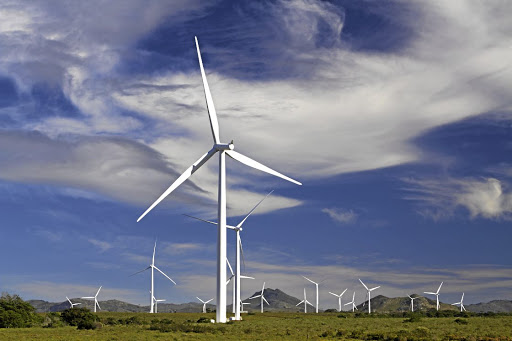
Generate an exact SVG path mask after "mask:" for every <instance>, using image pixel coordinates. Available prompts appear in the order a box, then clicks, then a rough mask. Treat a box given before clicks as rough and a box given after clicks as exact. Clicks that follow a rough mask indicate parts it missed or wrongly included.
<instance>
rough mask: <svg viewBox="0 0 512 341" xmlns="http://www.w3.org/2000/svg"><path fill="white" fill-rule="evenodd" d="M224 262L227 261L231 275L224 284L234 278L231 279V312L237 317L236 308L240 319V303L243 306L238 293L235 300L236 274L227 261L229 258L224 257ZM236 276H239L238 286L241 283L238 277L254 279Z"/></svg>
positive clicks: (240, 276)
mask: <svg viewBox="0 0 512 341" xmlns="http://www.w3.org/2000/svg"><path fill="white" fill-rule="evenodd" d="M226 262H227V263H228V267H229V271H231V277H229V279H228V281H227V282H226V285H228V284H229V282H230V281H231V280H232V279H233V278H235V280H234V281H233V304H232V308H233V314H235V320H236V319H237V318H236V314H237V309H238V320H240V304H241V305H242V306H243V303H242V300H241V299H240V294H239V295H238V297H239V299H238V300H237V298H236V292H237V285H236V284H237V282H236V275H235V273H234V272H233V268H232V267H231V264H230V263H229V260H228V259H227V258H226ZM238 270H240V269H238ZM238 278H239V281H238V286H240V285H241V283H242V282H241V281H240V279H242V278H245V279H254V277H249V276H243V275H238ZM235 302H238V304H236V303H235Z"/></svg>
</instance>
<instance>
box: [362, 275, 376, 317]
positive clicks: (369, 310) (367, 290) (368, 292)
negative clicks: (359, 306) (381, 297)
mask: <svg viewBox="0 0 512 341" xmlns="http://www.w3.org/2000/svg"><path fill="white" fill-rule="evenodd" d="M359 282H361V284H362V285H363V286H364V288H365V289H366V292H367V295H368V314H370V313H371V301H370V293H371V292H372V291H373V290H375V289H378V288H380V285H379V286H378V287H375V288H371V289H368V287H367V286H366V284H364V283H363V281H361V279H359Z"/></svg>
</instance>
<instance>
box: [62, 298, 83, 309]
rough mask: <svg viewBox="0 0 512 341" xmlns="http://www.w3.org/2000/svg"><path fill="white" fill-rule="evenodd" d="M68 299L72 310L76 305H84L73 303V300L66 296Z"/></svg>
mask: <svg viewBox="0 0 512 341" xmlns="http://www.w3.org/2000/svg"><path fill="white" fill-rule="evenodd" d="M66 299H67V300H68V302H69V304H70V305H71V307H70V308H73V307H74V306H75V305H79V304H82V303H72V302H71V300H70V299H69V298H68V297H67V296H66Z"/></svg>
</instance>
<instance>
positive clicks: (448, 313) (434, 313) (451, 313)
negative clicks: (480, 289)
mask: <svg viewBox="0 0 512 341" xmlns="http://www.w3.org/2000/svg"><path fill="white" fill-rule="evenodd" d="M325 312H326V313H337V314H338V317H340V318H354V317H355V318H389V317H396V318H411V317H415V316H416V317H434V318H435V317H461V318H468V317H498V316H512V313H493V312H485V313H473V312H469V311H463V312H460V311H456V310H439V311H438V310H436V309H430V310H426V311H415V312H411V311H404V312H389V313H375V312H374V313H371V314H368V313H364V312H355V313H353V312H340V313H339V312H337V311H336V310H334V309H332V310H330V309H329V310H326V311H325Z"/></svg>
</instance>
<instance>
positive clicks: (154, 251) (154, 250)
mask: <svg viewBox="0 0 512 341" xmlns="http://www.w3.org/2000/svg"><path fill="white" fill-rule="evenodd" d="M155 253H156V240H155V247H153V263H151V264H153V265H155Z"/></svg>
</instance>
